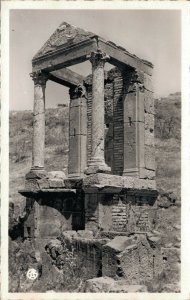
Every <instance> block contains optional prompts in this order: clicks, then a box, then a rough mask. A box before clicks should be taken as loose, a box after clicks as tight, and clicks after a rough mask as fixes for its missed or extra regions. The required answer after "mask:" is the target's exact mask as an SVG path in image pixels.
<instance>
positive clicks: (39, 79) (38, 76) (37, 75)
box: [30, 71, 49, 86]
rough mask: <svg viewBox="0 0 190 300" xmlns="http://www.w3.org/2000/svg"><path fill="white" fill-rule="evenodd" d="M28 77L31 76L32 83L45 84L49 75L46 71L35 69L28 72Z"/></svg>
mask: <svg viewBox="0 0 190 300" xmlns="http://www.w3.org/2000/svg"><path fill="white" fill-rule="evenodd" d="M30 77H32V80H33V81H34V85H41V86H46V82H47V80H48V78H49V75H48V74H47V73H43V72H42V71H37V72H32V73H30Z"/></svg>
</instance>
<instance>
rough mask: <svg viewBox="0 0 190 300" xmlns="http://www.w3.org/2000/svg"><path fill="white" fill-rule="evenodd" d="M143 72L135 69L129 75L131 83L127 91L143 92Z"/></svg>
mask: <svg viewBox="0 0 190 300" xmlns="http://www.w3.org/2000/svg"><path fill="white" fill-rule="evenodd" d="M143 75H144V74H141V73H140V72H137V71H135V72H134V73H133V74H132V77H131V84H130V88H129V90H128V92H137V91H141V92H144V88H145V87H144V76H143Z"/></svg>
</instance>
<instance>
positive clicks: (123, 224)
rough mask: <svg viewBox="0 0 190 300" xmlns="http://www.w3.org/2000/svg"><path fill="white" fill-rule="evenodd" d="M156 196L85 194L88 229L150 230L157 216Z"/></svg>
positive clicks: (86, 224) (130, 231)
mask: <svg viewBox="0 0 190 300" xmlns="http://www.w3.org/2000/svg"><path fill="white" fill-rule="evenodd" d="M155 200H156V198H155V197H154V196H150V195H149V196H148V195H144V196H140V195H127V194H123V195H118V194H100V193H99V194H97V193H93V194H86V195H85V229H88V230H94V231H95V232H97V231H98V230H101V231H104V232H109V231H115V232H127V233H133V232H147V231H150V229H151V228H152V226H153V223H154V219H155V217H156V207H155V206H154V205H153V204H154V202H155Z"/></svg>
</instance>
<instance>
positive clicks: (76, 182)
mask: <svg viewBox="0 0 190 300" xmlns="http://www.w3.org/2000/svg"><path fill="white" fill-rule="evenodd" d="M64 183H65V187H66V188H67V189H77V188H78V189H80V188H82V184H83V180H82V179H81V178H70V179H65V180H64Z"/></svg>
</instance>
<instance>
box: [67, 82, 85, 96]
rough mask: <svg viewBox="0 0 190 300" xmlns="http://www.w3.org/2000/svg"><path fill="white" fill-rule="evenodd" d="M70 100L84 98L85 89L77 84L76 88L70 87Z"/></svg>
mask: <svg viewBox="0 0 190 300" xmlns="http://www.w3.org/2000/svg"><path fill="white" fill-rule="evenodd" d="M69 95H70V98H71V99H77V98H83V97H85V96H86V89H85V87H84V86H83V85H81V84H78V85H77V86H76V87H71V88H70V90H69Z"/></svg>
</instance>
